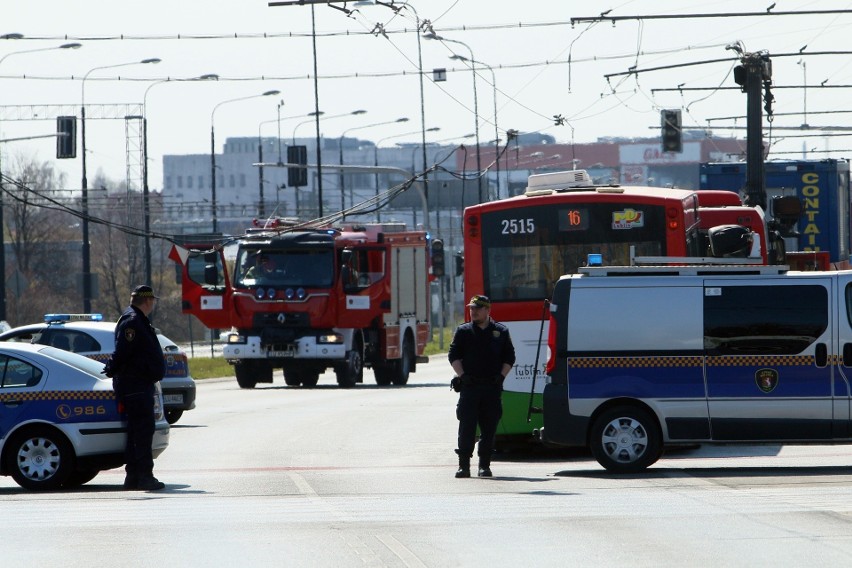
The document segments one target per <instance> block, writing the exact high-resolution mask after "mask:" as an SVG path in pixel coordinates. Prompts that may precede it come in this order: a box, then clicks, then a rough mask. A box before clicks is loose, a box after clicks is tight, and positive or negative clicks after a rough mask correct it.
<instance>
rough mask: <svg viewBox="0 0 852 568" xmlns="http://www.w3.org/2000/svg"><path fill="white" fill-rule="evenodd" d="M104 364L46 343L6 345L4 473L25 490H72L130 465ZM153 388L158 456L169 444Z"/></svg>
mask: <svg viewBox="0 0 852 568" xmlns="http://www.w3.org/2000/svg"><path fill="white" fill-rule="evenodd" d="M102 370H103V365H102V364H101V363H99V362H98V361H94V360H92V359H90V358H88V357H83V356H81V355H77V354H75V353H71V352H68V351H62V350H59V349H55V348H53V347H46V346H43V345H27V344H23V343H17V344H16V343H5V344H0V401H2V412H0V475H11V476H12V478H13V479H14V480H15V482H16V483H17V484H18V485H20V486H21V487H23V488H25V489H30V490H36V491H38V490H50V489H60V488H71V487H76V486H78V485H82V484H83V483H86V482H88V481H90V480H92V479H93V478H94V477H95V476H96V475H97V474H98V472H99V471H102V470H105V469H112V468H115V467H119V466H121V465H122V464H124V447H125V444H126V440H127V433H126V432H127V426H126V422H124V421H123V420H122V417H121V415H120V414H119V411H118V404H117V402H116V400H115V393H114V392H113V390H112V380H110V379H108V378H107V377H106V376H105V375H103V374H101V371H102ZM161 397H162V393H161V390H160V389H159V388H158V389H157V390H156V392H155V394H154V414H155V418H156V429H155V432H154V441H153V444H152V448H153V454H154V457H156V456H159V455H160V454H161V453H162V452H163V450H165V449H166V447H167V446H168V444H169V424H168V422H167V421H166V419H165V416H164V414H163V406H162V402H161Z"/></svg>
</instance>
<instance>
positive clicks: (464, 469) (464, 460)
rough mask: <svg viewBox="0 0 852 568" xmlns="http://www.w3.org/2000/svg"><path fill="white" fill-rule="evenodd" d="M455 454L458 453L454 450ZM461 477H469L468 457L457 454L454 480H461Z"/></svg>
mask: <svg viewBox="0 0 852 568" xmlns="http://www.w3.org/2000/svg"><path fill="white" fill-rule="evenodd" d="M456 453H457V454H459V451H458V450H456ZM463 477H470V456H463V455H461V454H459V469H458V471H457V472H456V478H457V479H461V478H463Z"/></svg>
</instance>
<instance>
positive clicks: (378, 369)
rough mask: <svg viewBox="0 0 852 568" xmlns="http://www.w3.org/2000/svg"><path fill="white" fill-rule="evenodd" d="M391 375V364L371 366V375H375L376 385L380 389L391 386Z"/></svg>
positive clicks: (392, 371) (392, 368)
mask: <svg viewBox="0 0 852 568" xmlns="http://www.w3.org/2000/svg"><path fill="white" fill-rule="evenodd" d="M393 373H394V365H393V364H382V363H374V364H373V374H374V375H376V384H377V385H379V386H380V387H386V386H388V385H389V384H391V380H392V379H393Z"/></svg>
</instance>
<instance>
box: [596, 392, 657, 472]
mask: <svg viewBox="0 0 852 568" xmlns="http://www.w3.org/2000/svg"><path fill="white" fill-rule="evenodd" d="M589 446H590V447H591V450H592V455H594V456H595V459H596V460H598V463H599V464H601V465H602V466H603V467H604V468H606V469H607V470H608V471H611V472H614V473H636V472H639V471H642V470H643V469H645V468H647V467H648V466H650V465H651V464H653V463H654V462H656V461H657V460H658V459H659V458H660V454H661V453H662V448H663V446H662V435H661V434H660V428H659V426H658V425H657V421H656V420H655V419H654V417H653V416H652V415H651V413H649V412H648V411H646V410H644V409H642V408H638V407H633V406H619V407H615V408H612V409H610V410H607V411H606V412H604V413H603V414H601V415H600V416H599V417H598V419H597V420H595V423H594V426H592V434H591V440H590V443H589Z"/></svg>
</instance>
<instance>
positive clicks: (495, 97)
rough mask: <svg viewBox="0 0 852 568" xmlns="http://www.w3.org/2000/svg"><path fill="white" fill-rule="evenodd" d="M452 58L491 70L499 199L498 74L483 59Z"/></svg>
mask: <svg viewBox="0 0 852 568" xmlns="http://www.w3.org/2000/svg"><path fill="white" fill-rule="evenodd" d="M450 59H456V60H458V61H464V62H469V63H470V64H471V66H473V65H474V64H476V63H478V64H479V65H482V66H483V67H485V68H486V69H488V70H489V71H490V72H491V86H492V87H493V91H494V167H495V172H496V178H497V199H500V130H499V129H498V127H497V76H496V75H495V74H494V68H493V67H491V66H490V65H488V64H487V63H483V62H482V61H469V60H468V58H467V57H465V56H464V55H451V56H450ZM507 197H508V194H507Z"/></svg>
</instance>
